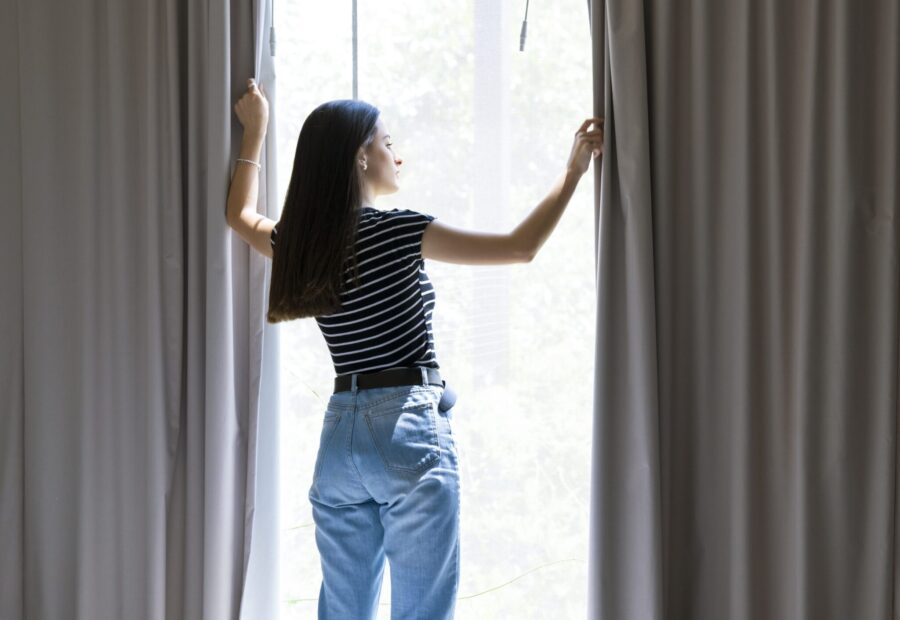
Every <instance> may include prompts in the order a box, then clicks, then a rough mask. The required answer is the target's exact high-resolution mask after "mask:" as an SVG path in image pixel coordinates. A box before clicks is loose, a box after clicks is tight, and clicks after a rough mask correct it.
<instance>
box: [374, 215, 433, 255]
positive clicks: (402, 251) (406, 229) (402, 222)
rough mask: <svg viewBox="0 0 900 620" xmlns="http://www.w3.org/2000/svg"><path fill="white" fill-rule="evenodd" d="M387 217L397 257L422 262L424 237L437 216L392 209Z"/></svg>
mask: <svg viewBox="0 0 900 620" xmlns="http://www.w3.org/2000/svg"><path fill="white" fill-rule="evenodd" d="M386 215H387V217H386V218H385V219H386V223H387V224H389V225H390V227H391V235H392V244H393V248H394V250H395V252H396V254H397V257H398V258H406V259H408V260H412V261H413V262H418V261H420V260H422V235H423V234H424V233H425V227H426V226H428V224H429V223H430V222H431V221H432V220H434V219H435V216H433V215H429V214H428V213H420V212H418V211H412V210H410V209H391V210H390V211H387V212H386Z"/></svg>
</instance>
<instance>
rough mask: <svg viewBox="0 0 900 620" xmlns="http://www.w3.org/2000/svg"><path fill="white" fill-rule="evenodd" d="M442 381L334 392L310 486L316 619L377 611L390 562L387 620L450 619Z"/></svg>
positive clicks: (450, 495)
mask: <svg viewBox="0 0 900 620" xmlns="http://www.w3.org/2000/svg"><path fill="white" fill-rule="evenodd" d="M453 401H455V396H454V395H453V390H452V389H451V388H450V387H449V386H447V385H446V382H445V385H444V386H437V385H404V386H397V387H382V388H367V389H359V388H357V387H356V381H355V377H354V381H353V389H351V390H348V391H344V392H337V393H335V394H332V395H331V398H330V399H329V401H328V407H327V409H326V411H325V417H324V420H323V423H322V434H321V438H320V440H319V450H318V454H317V455H316V465H315V470H314V473H313V483H312V486H311V487H310V489H309V501H310V502H311V504H312V514H313V521H315V524H316V546H317V547H318V549H319V554H320V556H321V561H322V586H321V588H320V590H319V620H368V619H373V618H375V617H376V614H377V609H378V602H379V598H380V595H381V583H382V577H383V575H384V560H385V557H387V560H388V562H390V567H391V620H414V619H419V618H421V619H423V620H441V619H444V618H453V613H454V608H455V606H456V594H457V590H458V587H459V509H460V489H459V460H458V457H457V452H456V445H455V443H454V441H453V433H452V431H451V429H450V420H451V418H452V411H453Z"/></svg>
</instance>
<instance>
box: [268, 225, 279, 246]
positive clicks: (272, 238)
mask: <svg viewBox="0 0 900 620" xmlns="http://www.w3.org/2000/svg"><path fill="white" fill-rule="evenodd" d="M277 235H278V225H275V226H273V227H272V234H271V235H269V243H271V244H272V249H273V250H274V249H275V237H276V236H277Z"/></svg>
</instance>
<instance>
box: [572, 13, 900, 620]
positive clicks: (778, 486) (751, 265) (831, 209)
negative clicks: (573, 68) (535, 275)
mask: <svg viewBox="0 0 900 620" xmlns="http://www.w3.org/2000/svg"><path fill="white" fill-rule="evenodd" d="M591 14H592V24H593V26H592V32H593V33H595V36H594V62H595V72H594V75H595V79H594V96H595V110H596V111H597V113H598V114H600V115H604V116H605V117H606V130H607V137H606V146H605V150H604V153H605V154H604V161H603V173H602V179H603V184H602V187H601V188H600V190H599V195H598V202H597V204H598V213H599V230H598V258H597V260H598V262H597V292H598V302H597V303H598V305H597V341H596V362H597V364H596V381H595V412H594V413H595V415H594V427H593V442H594V443H593V452H592V462H591V468H592V482H591V529H590V532H591V533H590V542H589V545H590V561H589V580H590V581H589V604H588V607H589V617H591V618H691V619H703V618H710V619H713V618H715V619H719V618H734V619H740V618H748V619H750V618H767V619H776V620H777V619H780V618H783V619H796V618H817V619H819V618H822V619H827V618H834V619H843V618H859V619H870V618H871V619H876V618H878V619H880V618H889V617H894V618H897V617H900V615H898V614H900V611H898V610H900V605H898V604H897V602H896V601H895V598H896V592H897V588H896V585H895V584H896V580H897V575H896V570H895V565H896V557H897V552H896V545H897V536H896V530H897V525H898V524H897V519H898V516H897V510H896V497H897V489H896V486H897V480H898V476H897V439H898V437H897V430H898V429H897V418H898V414H900V405H898V377H900V326H898V316H900V259H898V239H900V223H898V218H897V210H898V207H897V205H898V198H900V196H898V186H897V178H898V173H900V158H898V150H900V128H898V109H900V85H898V75H900V43H898V37H897V32H900V8H898V5H897V3H896V2H893V1H891V0H880V1H876V0H872V1H869V2H864V3H851V2H849V1H848V0H831V1H821V2H804V3H778V2H776V1H775V0H764V1H762V2H752V3H751V2H749V1H747V0H742V1H740V2H734V3H728V5H727V6H725V5H721V4H716V3H700V4H698V3H669V2H661V1H659V2H658V1H655V0H653V1H649V2H637V3H636V2H627V1H625V0H606V1H605V2H594V4H593V10H592V12H591ZM604 111H605V114H604V113H603V112H604ZM598 185H599V184H598Z"/></svg>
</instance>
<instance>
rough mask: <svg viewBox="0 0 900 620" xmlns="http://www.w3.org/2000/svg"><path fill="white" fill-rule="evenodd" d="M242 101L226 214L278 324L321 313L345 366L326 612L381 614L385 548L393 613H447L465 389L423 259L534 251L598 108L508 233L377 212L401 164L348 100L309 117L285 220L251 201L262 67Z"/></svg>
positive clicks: (333, 412)
mask: <svg viewBox="0 0 900 620" xmlns="http://www.w3.org/2000/svg"><path fill="white" fill-rule="evenodd" d="M235 112H236V114H237V116H238V119H239V120H240V122H241V124H242V125H243V127H244V135H243V142H242V146H241V152H240V156H239V158H238V162H237V165H236V168H235V173H234V176H233V178H232V183H231V189H230V191H229V195H228V205H227V220H228V224H229V225H230V226H231V227H232V228H234V229H235V231H237V233H238V234H239V235H240V236H241V237H242V238H243V239H244V240H245V241H247V243H249V244H250V245H252V246H253V247H254V248H256V249H257V250H258V251H259V252H261V253H263V254H265V255H266V256H269V257H271V258H272V259H273V262H272V280H271V286H270V294H269V309H268V316H267V319H268V321H269V322H270V323H276V322H279V321H286V320H290V319H295V318H302V317H310V316H311V317H315V319H316V322H317V323H318V325H319V328H320V329H321V331H322V334H323V336H324V337H325V341H326V344H327V345H328V348H329V352H330V353H331V358H332V362H333V364H334V368H335V373H336V375H337V376H336V377H335V387H334V393H333V394H332V395H331V397H330V400H329V402H328V407H327V409H326V411H325V414H324V420H323V425H322V433H321V437H320V442H319V449H318V454H317V457H316V465H315V469H314V472H313V482H312V486H311V487H310V490H309V500H310V502H311V504H312V512H313V520H314V521H315V524H316V544H317V546H318V549H319V552H320V555H321V562H322V576H323V579H322V584H321V588H320V591H319V602H318V607H319V618H320V619H321V618H354V619H356V618H360V619H362V618H374V617H375V616H376V611H377V607H378V601H379V596H380V593H381V584H382V576H383V571H384V560H385V557H386V558H387V560H388V561H389V562H390V566H391V617H392V618H428V619H429V620H432V619H438V618H452V617H453V612H454V607H455V601H456V593H457V587H458V584H459V497H460V496H459V475H458V471H459V469H458V460H457V452H456V447H455V444H454V438H453V434H452V431H451V427H450V421H451V419H452V411H453V409H452V406H453V401H454V400H455V397H454V396H453V393H452V390H451V389H450V387H449V386H447V385H446V382H445V381H444V380H443V379H442V378H441V375H440V372H439V370H438V369H439V366H438V362H437V359H436V357H435V351H434V345H433V337H432V331H431V311H432V308H433V306H434V303H435V294H434V289H433V288H432V286H431V282H430V281H429V279H428V276H427V274H426V273H425V269H424V259H426V258H427V259H432V260H438V261H444V262H449V263H457V264H465V265H495V264H504V263H526V262H530V261H531V260H532V259H533V258H534V256H535V255H536V254H537V252H538V250H539V249H540V248H541V246H542V245H543V244H544V242H545V241H546V240H547V238H548V237H549V236H550V233H551V232H552V231H553V228H554V227H555V226H556V223H557V221H559V218H560V216H561V215H562V212H563V210H564V209H565V207H566V205H567V204H568V202H569V199H570V197H571V196H572V193H573V192H574V190H575V187H576V185H577V184H578V181H579V179H580V178H581V176H582V175H583V174H584V173H585V172H586V171H587V169H588V166H589V165H590V161H591V154H592V153H593V156H594V157H595V158H596V157H599V156H600V155H601V154H602V145H603V129H602V125H603V119H602V118H591V119H588V120H586V121H585V122H584V123H582V125H581V127H580V128H579V129H578V131H577V132H575V140H574V144H573V145H572V150H571V152H570V154H569V158H568V162H567V164H566V168H565V170H564V172H563V173H562V174H560V176H559V178H558V179H557V181H556V183H555V184H554V186H553V188H552V189H551V190H550V193H549V194H548V195H547V197H546V198H545V199H544V200H543V201H541V203H540V204H538V205H537V207H535V209H534V210H533V211H532V212H531V213H530V214H529V215H528V217H526V218H525V219H524V220H523V221H522V223H521V224H519V225H518V226H517V227H516V228H515V229H514V230H513V231H512V232H510V233H506V234H495V233H483V232H473V231H467V230H462V229H460V228H456V227H453V226H450V225H448V224H444V223H442V222H438V221H435V218H434V216H432V215H427V214H424V213H420V212H417V211H412V210H409V209H392V210H390V211H383V210H378V209H376V208H375V207H374V206H373V205H374V203H375V200H376V198H377V197H378V196H380V195H382V194H392V193H394V192H396V191H398V190H399V188H400V185H399V176H400V166H401V164H402V163H403V162H402V160H401V159H400V158H399V157H398V156H397V155H396V154H395V153H394V151H393V149H392V145H391V142H390V135H389V134H388V132H387V127H386V126H385V124H384V122H383V121H382V119H381V117H380V115H379V111H378V109H377V108H375V107H373V106H371V105H369V104H367V103H365V102H362V101H354V100H337V101H330V102H327V103H325V104H323V105H321V106H319V107H318V108H316V109H315V110H314V111H313V112H312V113H311V114H310V115H309V117H308V118H307V119H306V121H305V122H304V124H303V128H302V129H301V131H300V137H299V139H298V141H297V151H296V153H295V155H294V168H293V172H292V173H291V180H290V184H289V186H288V192H287V196H286V197H285V204H284V208H283V210H282V214H281V219H280V220H279V221H278V222H277V225H276V222H275V221H274V220H271V219H268V218H266V217H264V216H261V215H260V214H258V213H257V212H256V199H257V173H258V170H259V163H258V162H259V153H260V149H261V147H262V142H263V138H264V137H265V132H266V124H267V121H268V103H267V101H266V99H265V96H264V93H263V92H262V91H260V89H259V88H258V87H257V86H256V85H255V84H254V83H253V81H252V80H250V81H249V82H248V90H247V93H245V94H244V95H243V96H242V97H241V99H240V100H239V101H238V102H237V104H236V105H235ZM591 124H594V125H595V126H596V128H595V129H594V130H591V131H588V127H589V126H590V125H591Z"/></svg>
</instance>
